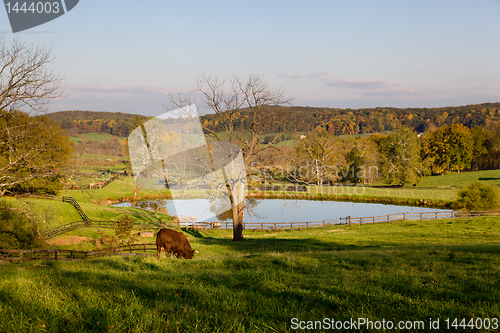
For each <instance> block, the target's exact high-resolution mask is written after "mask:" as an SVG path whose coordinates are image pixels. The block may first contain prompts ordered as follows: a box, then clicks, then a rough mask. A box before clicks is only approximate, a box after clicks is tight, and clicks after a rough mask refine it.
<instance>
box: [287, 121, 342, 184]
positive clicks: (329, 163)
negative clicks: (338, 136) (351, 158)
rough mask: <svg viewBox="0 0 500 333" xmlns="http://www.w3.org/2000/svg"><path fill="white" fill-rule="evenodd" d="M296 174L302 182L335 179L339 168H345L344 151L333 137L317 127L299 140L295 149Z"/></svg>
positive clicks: (317, 182) (318, 182)
mask: <svg viewBox="0 0 500 333" xmlns="http://www.w3.org/2000/svg"><path fill="white" fill-rule="evenodd" d="M295 156H296V161H297V169H298V173H297V174H296V177H297V178H298V179H300V180H302V181H306V182H309V181H314V182H315V183H316V184H317V185H318V186H320V185H321V184H322V183H323V182H324V181H329V180H332V179H335V178H337V174H338V172H337V171H338V170H339V166H345V159H344V151H343V149H342V147H341V146H340V144H339V142H338V141H337V140H335V136H334V135H333V134H331V133H329V132H327V131H326V129H325V128H322V127H317V128H316V129H315V130H314V131H312V132H310V133H309V134H307V135H306V137H304V138H302V139H300V142H299V144H298V146H297V147H296V149H295Z"/></svg>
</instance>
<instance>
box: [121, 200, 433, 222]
mask: <svg viewBox="0 0 500 333" xmlns="http://www.w3.org/2000/svg"><path fill="white" fill-rule="evenodd" d="M209 204H210V201H209V200H207V199H199V200H196V199H190V200H176V203H175V206H174V204H173V202H172V201H164V200H159V201H154V202H151V201H150V202H142V203H136V204H135V207H140V208H147V207H149V208H151V207H154V206H160V207H165V208H166V209H168V213H169V214H170V215H179V214H177V211H176V207H177V208H178V209H179V210H180V211H182V212H183V213H184V214H180V215H181V216H182V215H185V216H196V221H206V222H213V221H220V219H219V218H217V217H216V216H212V215H213V214H212V213H211V212H210V211H209V210H208V207H209ZM132 205H133V204H132V203H122V204H119V205H117V206H128V207H131V206H132ZM439 210H440V209H436V208H423V207H411V206H395V205H384V204H373V203H359V202H341V201H316V200H284V199H261V200H255V205H254V207H253V211H254V213H255V214H256V215H252V214H250V213H248V212H245V222H305V221H321V220H326V221H338V220H339V219H340V218H345V217H346V216H351V217H365V216H378V215H386V214H393V213H403V212H432V211H439Z"/></svg>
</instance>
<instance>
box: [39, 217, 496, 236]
mask: <svg viewBox="0 0 500 333" xmlns="http://www.w3.org/2000/svg"><path fill="white" fill-rule="evenodd" d="M483 215H500V211H436V212H421V213H417V212H406V213H396V214H388V215H379V216H369V217H351V216H347V217H345V218H339V219H335V220H326V219H325V220H321V221H307V222H245V223H244V228H245V229H258V230H265V229H268V230H278V229H304V228H305V229H308V228H320V227H321V228H322V227H325V226H327V225H342V224H349V225H351V224H360V225H362V224H367V223H382V222H392V221H398V220H437V219H444V218H459V217H473V216H483ZM115 223H116V222H115V221H76V222H71V223H67V224H63V225H61V226H59V227H57V228H54V229H50V230H47V231H44V232H42V233H41V235H42V236H43V237H44V238H52V237H56V236H58V235H61V234H64V233H66V232H68V231H71V230H75V229H78V228H82V227H99V228H109V229H112V228H114V226H115ZM232 226H233V222H231V221H228V222H192V223H191V222H189V223H187V222H186V223H184V224H179V223H177V222H172V221H161V222H151V221H142V222H135V225H134V228H135V229H138V230H147V229H153V230H157V229H161V228H191V229H231V228H232Z"/></svg>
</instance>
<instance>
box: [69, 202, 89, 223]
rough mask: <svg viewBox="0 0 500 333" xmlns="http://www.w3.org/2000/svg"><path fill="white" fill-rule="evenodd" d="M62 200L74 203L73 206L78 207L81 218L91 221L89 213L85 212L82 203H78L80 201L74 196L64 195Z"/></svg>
mask: <svg viewBox="0 0 500 333" xmlns="http://www.w3.org/2000/svg"><path fill="white" fill-rule="evenodd" d="M62 201H63V202H67V203H69V204H71V205H73V207H75V208H76V210H77V211H78V213H79V214H80V216H81V218H82V219H83V220H84V221H90V219H89V218H88V216H87V214H85V212H84V211H83V209H82V207H80V204H79V203H78V201H76V200H75V199H73V198H72V197H62Z"/></svg>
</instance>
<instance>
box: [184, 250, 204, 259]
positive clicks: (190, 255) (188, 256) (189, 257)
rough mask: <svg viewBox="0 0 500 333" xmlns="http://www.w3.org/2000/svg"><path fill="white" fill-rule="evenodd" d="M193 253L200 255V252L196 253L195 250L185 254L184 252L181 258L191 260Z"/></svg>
mask: <svg viewBox="0 0 500 333" xmlns="http://www.w3.org/2000/svg"><path fill="white" fill-rule="evenodd" d="M195 253H200V252H198V251H196V250H191V251H186V252H184V254H183V255H182V256H183V257H184V258H186V259H193V256H194V254H195Z"/></svg>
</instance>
